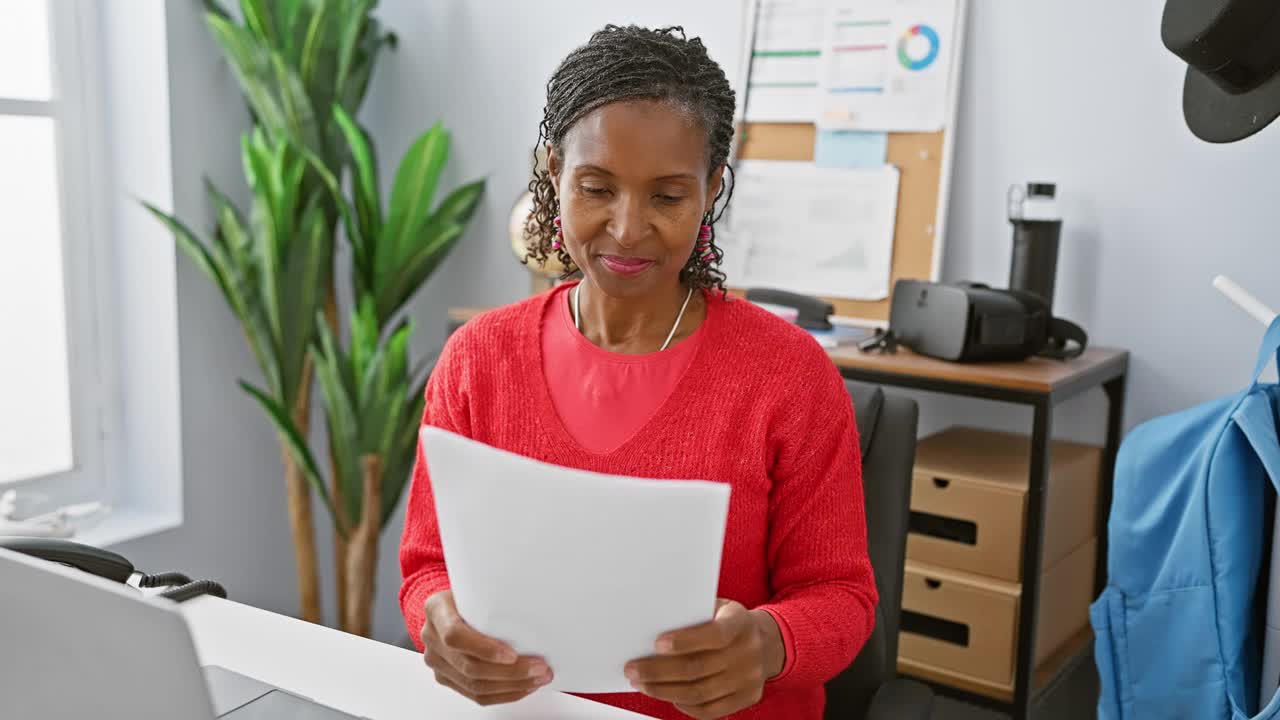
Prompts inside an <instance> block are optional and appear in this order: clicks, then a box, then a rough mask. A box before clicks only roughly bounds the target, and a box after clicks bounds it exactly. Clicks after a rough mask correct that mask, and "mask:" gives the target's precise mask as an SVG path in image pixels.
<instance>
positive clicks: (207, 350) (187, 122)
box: [103, 0, 298, 614]
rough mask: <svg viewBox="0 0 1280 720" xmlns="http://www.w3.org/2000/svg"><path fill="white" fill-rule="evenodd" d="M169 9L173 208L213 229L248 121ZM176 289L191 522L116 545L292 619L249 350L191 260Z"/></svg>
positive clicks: (215, 67) (215, 60) (180, 7)
mask: <svg viewBox="0 0 1280 720" xmlns="http://www.w3.org/2000/svg"><path fill="white" fill-rule="evenodd" d="M126 5H128V3H126V2H122V1H121V0H115V1H114V2H113V3H111V4H110V5H109V6H106V8H105V9H104V10H103V12H112V13H121V12H128V8H127V7H126ZM165 9H166V21H167V27H166V32H167V45H168V48H169V88H168V90H169V100H170V105H171V112H172V120H171V124H170V133H171V139H172V164H173V170H172V174H173V186H174V187H173V209H174V212H175V213H176V214H177V216H178V217H180V218H182V219H184V220H186V221H187V222H188V224H189V225H190V226H191V227H192V228H193V229H198V231H200V232H207V231H208V230H209V229H210V227H211V225H212V219H211V218H212V215H211V213H210V212H209V210H208V207H207V203H206V200H205V193H204V187H203V178H204V177H206V176H207V177H208V178H209V179H211V180H212V181H213V182H214V183H215V184H217V185H218V186H219V187H221V188H223V189H224V191H226V192H228V193H229V194H230V195H231V197H233V198H236V199H238V200H243V198H244V197H245V193H246V189H245V183H244V180H243V177H242V175H241V172H240V155H239V134H240V132H241V131H242V130H243V129H244V128H246V127H247V126H248V116H247V113H246V112H245V110H244V109H243V103H242V102H241V101H240V97H239V92H238V90H237V88H236V84H235V79H234V78H233V77H232V75H231V72H230V70H229V69H228V68H227V67H226V66H225V65H224V64H223V63H222V62H221V61H220V60H219V57H218V52H217V49H216V48H215V46H214V43H213V41H212V39H210V37H209V34H208V32H207V31H206V30H205V26H204V22H203V19H202V17H201V14H200V10H201V5H200V4H199V3H193V2H172V3H166V4H165ZM115 40H117V41H118V39H115ZM122 211H127V212H133V211H136V208H133V207H129V208H126V209H124V210H122ZM177 293H178V326H179V336H178V339H179V372H180V378H181V397H182V408H181V413H182V447H183V457H182V476H183V483H184V487H183V503H184V522H183V525H182V527H180V528H178V529H176V530H172V531H169V532H163V533H160V534H157V535H153V536H150V537H146V538H142V539H140V540H137V541H133V542H128V543H124V544H122V545H120V546H118V547H117V548H115V549H116V550H117V551H118V552H121V553H122V554H124V555H125V556H126V557H128V558H129V559H130V560H132V561H133V563H134V564H135V565H136V566H137V567H139V568H141V569H144V570H146V571H149V572H157V571H161V570H181V571H183V572H186V573H188V574H190V575H192V576H196V577H210V578H217V579H219V580H221V581H222V582H223V584H224V585H226V587H227V588H228V590H229V592H230V593H231V594H232V596H233V597H234V598H235V599H237V600H240V601H242V602H246V603H249V604H252V605H257V606H260V607H264V608H268V609H271V610H275V611H278V612H284V613H293V614H296V612H297V607H298V604H297V592H296V584H295V581H294V579H293V578H294V575H293V554H292V551H291V545H290V537H289V530H288V522H287V514H286V512H285V502H284V494H283V490H282V486H283V482H282V480H281V471H280V461H279V455H278V451H277V450H276V446H275V441H274V439H273V433H272V432H271V430H270V428H269V427H268V423H267V421H266V419H265V417H264V416H263V415H262V413H261V412H260V411H259V410H258V409H257V408H256V407H254V406H253V404H252V401H251V400H250V399H249V398H248V397H247V396H245V395H244V393H242V392H240V390H239V389H238V388H237V387H236V385H235V382H236V380H237V379H239V378H247V379H252V380H255V381H256V379H257V378H258V377H259V375H258V371H257V369H256V366H255V364H254V362H253V357H252V354H251V353H250V352H249V351H248V349H247V348H246V347H245V343H244V339H243V337H242V335H241V333H240V329H239V326H238V325H237V324H236V321H235V319H234V317H233V316H232V315H231V313H230V311H229V310H227V308H226V305H225V303H224V302H223V300H222V298H221V296H220V295H219V294H218V291H217V290H216V289H215V288H214V287H213V285H212V283H210V282H209V281H208V280H207V279H206V278H205V277H204V276H203V275H201V274H200V272H199V271H198V270H197V269H196V268H195V267H194V266H193V265H192V264H191V263H190V262H188V261H187V260H186V258H185V257H180V258H179V259H178V263H177ZM140 471H143V472H145V471H146V469H140Z"/></svg>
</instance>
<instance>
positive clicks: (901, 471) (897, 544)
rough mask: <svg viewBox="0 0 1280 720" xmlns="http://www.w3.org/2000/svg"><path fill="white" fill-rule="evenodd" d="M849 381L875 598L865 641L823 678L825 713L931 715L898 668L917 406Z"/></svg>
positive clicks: (922, 719) (829, 718)
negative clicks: (835, 672)
mask: <svg viewBox="0 0 1280 720" xmlns="http://www.w3.org/2000/svg"><path fill="white" fill-rule="evenodd" d="M847 385H848V388H849V394H850V395H851V396H852V397H853V405H854V410H855V412H856V414H857V420H858V433H859V446H860V450H861V451H862V486H863V493H864V495H865V498H866V499H865V502H866V509H867V545H868V551H869V553H870V555H871V565H872V566H873V567H874V568H875V577H876V589H877V590H878V591H879V593H880V603H879V604H878V605H877V606H876V628H875V631H874V632H872V634H871V638H870V639H869V640H868V641H867V644H866V646H865V647H864V648H863V649H862V652H861V653H859V655H858V657H857V658H856V659H855V660H854V661H853V664H852V665H850V666H849V667H848V668H847V669H846V670H845V671H844V672H842V673H841V674H840V675H838V676H836V678H835V679H833V680H832V681H831V682H829V683H827V711H826V720H929V718H930V716H931V715H932V714H933V693H932V691H930V690H929V688H928V687H926V686H925V685H922V684H920V683H917V682H914V681H911V680H906V679H902V678H899V677H898V673H897V664H898V623H899V618H900V617H901V615H902V577H903V562H904V561H905V560H906V555H907V522H908V519H909V517H910V513H911V468H912V465H914V463H915V456H916V419H917V416H918V410H917V408H916V403H915V401H914V400H910V399H907V398H904V397H896V396H893V395H885V394H884V392H883V391H881V389H880V388H879V387H877V386H875V385H867V384H865V383H857V382H850V383H847Z"/></svg>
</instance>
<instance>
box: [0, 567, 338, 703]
mask: <svg viewBox="0 0 1280 720" xmlns="http://www.w3.org/2000/svg"><path fill="white" fill-rule="evenodd" d="M0 716H3V717H7V718H40V719H41V720H96V719H99V718H103V719H107V718H109V719H110V720H116V719H117V718H119V719H121V720H125V719H127V720H152V719H153V718H154V719H155V720H162V719H163V720H171V719H172V718H178V717H181V718H190V719H191V720H214V719H215V718H216V719H217V720H224V719H225V720H267V719H268V718H269V719H270V720H357V718H356V716H354V715H348V714H346V713H343V712H339V711H337V710H334V709H333V708H329V707H326V706H324V705H320V704H318V703H315V702H312V701H311V700H308V699H307V698H305V697H301V696H299V695H296V694H292V693H289V692H286V691H284V690H281V689H279V688H276V687H274V686H271V685H269V684H267V683H263V682H260V681H258V680H256V679H254V678H251V677H246V676H244V675H241V674H239V673H236V672H233V671H231V670H228V669H226V668H221V667H217V666H213V665H210V666H205V667H201V666H200V663H199V661H198V660H197V658H196V649H195V645H194V643H193V642H192V640H191V632H190V630H189V629H188V627H187V621H186V617H185V616H184V615H183V614H182V612H181V611H180V610H179V609H178V606H177V605H176V604H175V603H173V601H171V600H167V599H164V598H158V597H147V596H143V595H141V594H140V593H139V592H138V591H137V590H136V589H135V588H132V587H127V586H124V585H121V584H119V583H113V582H111V581H109V580H105V579H103V578H99V577H96V576H94V575H91V574H89V573H86V572H83V571H80V570H76V569H73V568H69V567H66V566H64V565H60V564H57V563H53V562H49V561H46V560H40V559H37V558H33V557H30V556H27V555H24V554H19V553H16V552H13V551H10V550H5V549H3V548H0Z"/></svg>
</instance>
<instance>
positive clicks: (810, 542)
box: [759, 357, 878, 687]
mask: <svg viewBox="0 0 1280 720" xmlns="http://www.w3.org/2000/svg"><path fill="white" fill-rule="evenodd" d="M822 364H823V365H825V367H824V368H823V369H822V371H821V372H820V373H815V374H817V375H818V377H816V378H813V379H814V380H815V382H813V383H812V385H811V387H813V394H812V396H811V398H810V399H809V400H810V401H809V402H807V403H795V404H794V406H795V407H796V410H795V414H794V415H793V416H792V417H791V418H790V422H789V423H786V424H785V425H784V434H785V435H786V439H785V441H784V442H782V443H781V447H780V449H779V451H778V453H777V455H776V459H775V461H774V469H773V473H772V477H773V490H772V491H771V494H770V498H769V515H770V519H769V526H770V530H769V544H768V553H769V556H768V562H769V569H770V579H771V585H772V590H773V596H772V598H771V599H770V601H769V602H768V603H766V604H765V605H763V606H761V607H760V608H759V609H761V610H765V611H767V612H769V614H770V615H772V616H773V618H774V620H775V621H777V623H778V626H779V629H780V630H781V631H782V637H783V640H784V643H785V645H786V652H787V659H786V663H785V665H784V666H783V670H782V672H781V673H780V674H779V675H778V676H777V677H775V678H774V679H773V680H772V681H771V682H770V685H771V686H780V687H789V686H812V685H819V684H822V683H825V682H826V681H828V680H830V679H831V678H833V677H835V676H836V675H837V674H839V673H840V672H841V671H843V670H844V669H845V668H846V667H848V666H849V664H850V663H851V662H853V658H854V657H855V656H856V655H857V653H858V651H859V650H861V649H862V646H863V645H864V644H865V643H866V641H867V639H868V638H869V637H870V636H871V630H872V629H873V627H874V625H875V604H876V602H877V600H878V598H877V595H876V586H875V576H874V575H873V573H872V569H871V561H870V559H869V557H868V556H867V530H866V516H865V512H864V508H863V494H862V461H861V458H860V457H859V453H858V434H857V429H856V427H855V424H854V414H853V405H852V403H851V402H850V400H849V394H848V391H847V390H846V389H845V387H844V382H843V380H841V378H840V376H839V373H838V372H837V371H836V370H835V368H834V367H832V366H831V364H830V361H829V360H827V358H826V357H822Z"/></svg>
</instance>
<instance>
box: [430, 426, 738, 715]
mask: <svg viewBox="0 0 1280 720" xmlns="http://www.w3.org/2000/svg"><path fill="white" fill-rule="evenodd" d="M421 440H422V448H423V456H424V458H425V459H426V464H427V470H428V473H429V475H430V478H431V487H432V491H433V493H434V496H435V505H436V515H437V517H438V520H439V524H440V538H441V542H442V544H443V546H444V555H445V564H446V565H447V566H448V569H449V580H450V583H451V585H452V587H453V593H454V600H455V602H456V603H457V606H458V611H459V613H460V614H461V615H462V617H463V619H464V620H466V621H467V623H468V624H470V625H471V626H472V627H474V628H475V629H476V630H478V631H480V632H482V633H484V634H486V635H489V636H491V637H495V638H498V639H500V640H502V641H504V642H507V643H508V644H510V645H511V646H512V647H513V648H514V649H515V650H516V652H518V653H520V654H522V655H537V656H541V657H543V658H545V659H546V661H547V664H548V665H549V666H550V667H551V669H552V672H553V673H554V675H555V680H554V681H553V682H552V684H551V685H550V686H549V687H550V688H552V689H555V690H561V691H566V692H580V693H600V692H633V691H634V690H633V688H632V687H631V684H630V683H629V682H628V680H627V679H626V677H625V676H624V675H623V667H624V665H625V664H626V663H627V661H629V660H634V659H636V658H641V657H648V656H650V655H653V654H654V642H655V641H656V640H657V639H658V636H659V635H661V634H663V633H665V632H668V631H671V630H677V629H680V628H684V627H690V626H693V625H699V624H702V623H705V622H708V621H709V620H711V618H712V616H713V615H714V613H715V600H716V588H717V586H718V584H719V576H720V555H721V549H722V547H723V545H724V531H725V522H726V518H727V515H728V509H729V486H728V485H726V484H723V483H713V482H702V481H685V480H647V479H640V478H629V477H619V476H612V475H600V474H596V473H590V472H586V471H582V470H573V469H569V468H564V467H559V466H556V465H549V464H546V463H542V462H538V461H535V460H531V459H529V458H525V457H522V456H520V455H516V454H514V453H509V452H506V451H503V450H498V449H495V448H492V447H489V446H487V445H484V444H481V443H478V442H475V441H473V440H469V439H467V438H464V437H461V436H459V435H456V434H453V433H449V432H447V431H445V430H441V429H438V428H432V427H427V428H423V429H422V432H421Z"/></svg>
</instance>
